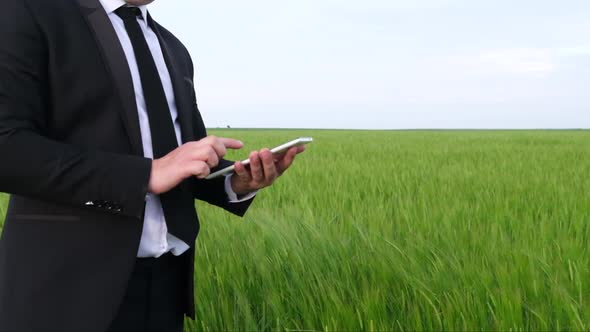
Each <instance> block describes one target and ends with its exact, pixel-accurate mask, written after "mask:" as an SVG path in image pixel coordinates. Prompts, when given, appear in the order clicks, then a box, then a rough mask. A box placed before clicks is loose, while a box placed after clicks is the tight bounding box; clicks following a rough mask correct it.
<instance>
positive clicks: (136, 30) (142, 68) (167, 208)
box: [115, 7, 198, 245]
mask: <svg viewBox="0 0 590 332" xmlns="http://www.w3.org/2000/svg"><path fill="white" fill-rule="evenodd" d="M115 13H116V14H117V15H118V16H119V17H120V18H121V19H123V22H124V23H125V29H126V30H127V34H128V35H129V39H130V40H131V44H132V45H133V50H134V52H135V60H136V61H137V67H138V68H139V75H140V77H141V85H142V87H143V95H144V98H145V104H146V109H147V114H148V118H149V122H150V132H151V136H152V149H153V153H154V159H157V158H161V157H163V156H165V155H166V154H168V153H169V152H171V151H172V150H174V149H176V148H177V147H178V142H177V140H176V135H175V133H174V125H173V123H172V116H171V115H170V109H169V108H168V101H167V99H166V94H165V93H164V88H163V87H162V81H161V80H160V75H159V73H158V68H157V67H156V63H155V62H154V58H153V56H152V53H151V51H150V49H149V47H148V44H147V41H146V40H145V36H144V35H143V31H142V30H141V27H140V26H139V23H138V22H137V18H138V17H140V18H141V17H142V15H141V10H140V9H139V8H137V7H120V8H119V9H117V10H116V11H115ZM160 200H161V201H162V207H163V209H164V216H165V218H166V224H167V226H168V230H169V232H170V233H171V234H173V235H174V236H176V237H178V238H180V239H181V240H183V241H184V242H186V243H187V244H188V245H192V242H194V240H195V238H196V235H197V232H198V225H197V221H196V220H195V218H194V207H193V204H194V200H193V197H192V195H191V194H190V192H189V191H188V190H186V189H185V188H184V186H183V185H182V184H181V185H179V186H178V187H176V188H174V189H172V190H171V191H169V192H167V193H165V194H162V195H160Z"/></svg>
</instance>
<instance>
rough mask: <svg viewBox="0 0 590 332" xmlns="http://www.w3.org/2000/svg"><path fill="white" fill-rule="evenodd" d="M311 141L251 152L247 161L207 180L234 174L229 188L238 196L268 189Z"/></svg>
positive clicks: (235, 164) (309, 139)
mask: <svg viewBox="0 0 590 332" xmlns="http://www.w3.org/2000/svg"><path fill="white" fill-rule="evenodd" d="M312 141H313V139H311V138H309V137H302V138H298V139H296V140H293V141H291V142H288V143H285V144H283V145H280V146H277V147H276V148H274V149H272V150H269V149H262V150H260V151H253V152H251V153H250V158H248V159H247V160H243V161H237V162H235V163H234V165H233V166H230V167H227V168H225V169H223V170H220V171H218V172H215V173H212V174H211V175H209V177H208V178H214V177H218V176H223V175H226V174H230V173H231V172H234V174H233V176H232V178H231V186H232V189H233V191H234V192H235V193H236V194H238V195H244V194H247V193H250V192H253V191H256V190H259V189H262V188H265V187H268V186H270V185H272V184H273V183H274V181H275V180H276V179H277V178H278V177H279V176H281V175H282V174H283V173H284V172H285V171H286V170H287V169H288V168H289V167H290V166H291V164H292V163H293V161H294V160H295V156H296V155H297V154H299V153H301V152H303V151H305V144H308V143H311V142H312Z"/></svg>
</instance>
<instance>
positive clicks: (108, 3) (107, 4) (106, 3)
mask: <svg viewBox="0 0 590 332" xmlns="http://www.w3.org/2000/svg"><path fill="white" fill-rule="evenodd" d="M100 4H101V5H102V7H103V8H104V10H105V12H107V15H110V14H112V13H113V12H114V11H115V10H117V9H119V7H123V6H125V5H126V4H127V2H125V0H100ZM137 8H139V10H141V16H143V20H144V21H145V22H147V6H146V5H143V6H137Z"/></svg>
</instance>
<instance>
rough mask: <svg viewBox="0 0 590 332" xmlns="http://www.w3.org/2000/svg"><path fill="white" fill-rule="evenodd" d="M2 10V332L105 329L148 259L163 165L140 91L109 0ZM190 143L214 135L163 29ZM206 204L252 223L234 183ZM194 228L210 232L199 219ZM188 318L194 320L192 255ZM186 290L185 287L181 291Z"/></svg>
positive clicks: (200, 188)
mask: <svg viewBox="0 0 590 332" xmlns="http://www.w3.org/2000/svg"><path fill="white" fill-rule="evenodd" d="M1 7H2V9H1V10H0V156H1V157H0V158H1V161H0V191H2V192H8V193H11V194H12V196H11V200H10V203H9V207H8V212H7V216H6V220H5V224H4V231H3V234H2V238H1V239H0V331H4V330H19V331H20V330H60V331H64V330H71V331H84V330H89V329H91V330H104V329H106V328H107V327H108V325H109V324H110V322H111V320H112V319H113V317H114V315H115V313H116V311H117V309H118V306H119V303H120V301H121V299H122V296H123V294H124V292H125V288H126V285H127V281H128V279H129V276H130V272H131V269H132V267H133V263H134V260H135V257H136V254H137V250H138V246H139V241H140V237H141V230H142V224H143V220H142V218H143V217H142V216H143V212H144V205H145V195H146V191H147V184H148V181H149V176H150V171H151V161H150V160H148V159H146V158H144V157H143V156H142V155H143V153H142V145H141V135H140V129H139V120H138V114H137V108H136V105H135V95H134V92H133V83H132V79H131V74H130V71H129V68H128V64H127V61H126V58H125V55H124V53H123V49H122V48H121V46H120V43H119V40H118V38H117V36H116V33H115V31H114V28H113V27H112V25H111V22H110V20H109V18H108V17H107V15H106V14H105V12H104V10H103V8H102V6H101V5H100V3H99V1H98V0H50V1H48V0H4V1H2V4H1ZM152 24H153V28H154V30H155V32H156V34H157V35H158V37H159V41H160V44H161V46H162V51H163V53H164V56H165V58H166V62H167V66H168V69H169V71H170V75H171V77H172V82H173V86H174V91H175V97H176V103H177V108H178V116H179V119H180V124H181V129H182V139H183V141H184V142H188V141H194V140H198V139H200V138H203V137H205V136H206V132H205V127H204V124H203V121H202V119H201V116H200V114H199V111H198V109H197V104H196V98H195V94H194V88H193V86H192V82H193V65H192V62H191V59H190V56H189V54H188V52H187V50H186V48H185V47H184V46H183V45H182V44H181V42H180V41H179V40H178V39H176V38H175V37H174V36H173V35H172V34H171V33H170V32H168V31H167V30H166V29H164V28H162V27H161V26H159V25H158V24H157V23H155V22H152ZM184 184H185V185H190V186H191V188H192V189H193V191H194V195H195V198H197V199H201V200H204V201H207V202H209V203H211V204H214V205H217V206H220V207H222V208H225V209H227V210H228V211H230V212H233V213H235V214H238V215H243V214H244V213H245V211H246V209H247V207H248V205H249V203H250V202H246V203H242V204H229V203H228V202H227V197H226V194H225V191H224V188H223V180H222V179H220V180H212V181H197V180H194V179H189V180H186V182H185V183H184ZM193 212H194V213H191V214H190V215H187V216H186V222H198V220H197V214H196V211H193ZM193 254H194V252H193V251H192V250H191V251H190V252H189V257H190V259H188V260H187V265H188V266H187V270H188V271H189V272H188V273H187V280H184V282H187V283H188V284H187V285H188V286H189V291H188V292H187V303H186V304H187V309H186V312H187V314H188V315H189V316H193V315H194V309H193V294H192V293H193V292H192V280H193V278H192V265H193V260H192V255H193ZM179 282H183V281H179Z"/></svg>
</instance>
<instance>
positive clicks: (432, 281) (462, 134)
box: [0, 129, 590, 331]
mask: <svg viewBox="0 0 590 332" xmlns="http://www.w3.org/2000/svg"><path fill="white" fill-rule="evenodd" d="M211 133H212V134H216V135H220V136H231V137H235V138H239V139H242V140H243V141H244V142H245V143H246V144H247V146H246V149H251V148H257V147H260V146H274V145H276V144H278V143H282V142H283V141H285V140H287V139H291V138H294V137H297V136H303V135H305V136H313V137H314V138H315V140H316V141H315V142H314V143H313V144H312V145H311V146H310V147H309V149H308V151H307V152H306V153H305V154H303V155H302V156H300V158H298V160H297V161H296V163H295V165H294V167H293V169H291V170H290V171H289V172H288V173H286V174H285V176H284V177H283V178H281V179H280V180H279V181H278V182H277V183H276V185H275V186H274V187H272V188H270V189H267V190H264V191H262V192H260V193H259V195H258V197H257V199H256V201H255V203H254V205H253V206H252V208H251V210H250V211H249V212H248V214H247V215H246V217H245V218H244V219H240V218H236V217H233V216H230V215H228V214H226V213H224V212H222V211H219V210H218V209H216V208H213V207H210V206H208V205H206V204H204V203H197V205H198V208H199V211H200V214H201V219H202V228H201V234H200V235H199V239H198V242H197V259H196V262H195V266H196V275H195V283H196V290H195V293H196V294H195V296H196V300H197V316H198V319H197V321H195V322H192V321H187V330H208V331H219V330H329V331H335V330H338V331H340V330H441V329H444V330H508V329H511V330H588V329H590V248H589V243H590V226H589V224H590V189H589V188H590V144H589V143H588V142H589V141H590V132H588V131H422V132H418V131H408V132H386V131H375V132H369V131H310V130H296V131H288V130H264V131H262V130H261V131H257V130H234V129H232V130H214V131H211ZM246 155H247V153H246V151H244V152H238V153H233V154H232V155H231V156H230V157H234V158H237V159H241V158H243V157H245V156H246ZM0 206H1V204H0ZM3 208H4V207H3V206H2V207H0V212H2V211H3V210H2V209H3Z"/></svg>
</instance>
